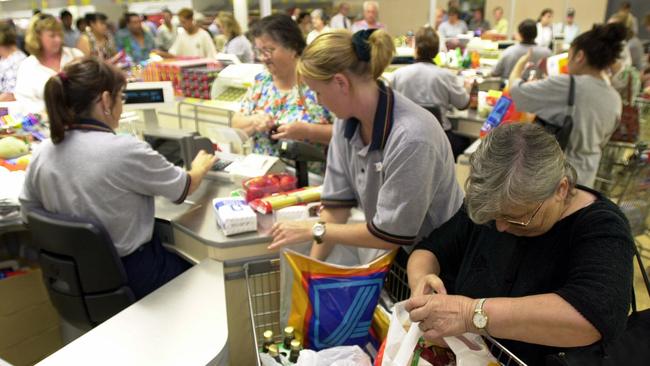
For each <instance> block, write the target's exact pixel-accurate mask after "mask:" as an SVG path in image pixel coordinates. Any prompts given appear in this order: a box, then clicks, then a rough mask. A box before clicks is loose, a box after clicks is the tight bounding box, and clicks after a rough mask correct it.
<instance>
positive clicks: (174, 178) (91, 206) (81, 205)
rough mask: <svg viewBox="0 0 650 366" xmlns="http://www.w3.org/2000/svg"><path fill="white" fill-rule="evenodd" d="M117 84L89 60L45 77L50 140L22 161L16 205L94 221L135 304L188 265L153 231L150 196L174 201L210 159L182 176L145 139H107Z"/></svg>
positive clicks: (113, 72) (115, 73)
mask: <svg viewBox="0 0 650 366" xmlns="http://www.w3.org/2000/svg"><path fill="white" fill-rule="evenodd" d="M125 86H126V80H125V79H124V74H123V73H122V72H121V71H120V70H118V69H116V68H114V67H113V66H111V65H109V64H107V63H105V62H102V61H99V60H97V59H95V58H84V59H82V60H79V61H75V62H73V63H71V64H69V65H67V66H66V67H64V68H63V70H62V71H61V72H59V73H58V74H57V75H55V76H53V77H52V78H50V80H49V81H48V82H47V84H46V85H45V103H46V106H47V112H48V116H49V121H50V136H51V139H48V140H45V141H43V143H41V145H40V147H39V152H38V153H37V154H36V155H35V156H34V159H33V160H32V162H31V163H30V164H29V168H28V170H27V175H26V177H25V184H24V186H23V191H22V193H21V195H20V203H21V206H22V211H23V214H24V215H25V216H26V214H27V213H29V211H30V210H34V209H41V210H45V211H48V212H52V213H55V214H58V215H67V216H71V217H75V218H79V219H84V220H91V221H94V222H97V223H99V224H101V225H102V226H103V227H104V229H106V231H107V232H108V234H109V236H110V237H111V239H112V241H113V243H114V244H115V247H116V249H117V254H118V255H119V256H120V257H121V260H122V263H123V264H124V269H125V270H126V275H127V278H128V283H129V287H130V288H131V290H133V292H134V294H135V297H136V299H141V298H143V297H144V296H146V295H147V294H148V293H150V292H152V291H153V290H155V289H156V288H158V287H160V286H162V285H163V284H165V283H166V282H168V281H169V280H171V279H172V278H174V277H176V276H177V275H178V274H180V273H182V272H183V271H185V270H186V269H188V268H189V267H190V266H191V265H190V264H189V263H188V262H186V261H184V260H183V259H181V258H180V257H179V256H177V255H176V254H172V253H170V252H168V251H166V250H165V249H164V248H163V247H162V244H161V242H160V239H159V238H158V237H157V236H156V235H155V234H154V231H153V229H154V197H155V196H163V197H166V198H167V199H169V200H171V201H174V202H175V203H182V202H183V201H184V200H185V197H187V196H188V195H189V194H191V193H192V192H193V191H195V190H196V189H197V188H198V187H199V185H200V184H201V181H202V179H203V177H204V176H205V174H206V173H207V172H208V171H209V170H210V168H211V167H212V165H214V163H215V162H216V157H215V156H213V155H209V154H207V153H205V151H201V152H199V153H198V155H197V156H196V158H195V159H194V161H192V170H190V171H184V170H183V169H182V168H180V167H176V166H174V165H172V164H171V163H169V162H168V161H167V160H166V159H165V158H164V157H163V156H162V155H160V154H159V153H158V152H156V151H154V150H153V149H152V148H151V146H149V144H147V143H146V142H144V141H141V140H139V139H137V138H135V137H133V136H130V135H121V134H119V135H118V134H115V129H116V128H117V127H118V125H119V120H120V115H121V113H122V98H123V95H122V93H123V89H124V87H125ZM107 157H110V159H108V158H107ZM70 177H75V179H70Z"/></svg>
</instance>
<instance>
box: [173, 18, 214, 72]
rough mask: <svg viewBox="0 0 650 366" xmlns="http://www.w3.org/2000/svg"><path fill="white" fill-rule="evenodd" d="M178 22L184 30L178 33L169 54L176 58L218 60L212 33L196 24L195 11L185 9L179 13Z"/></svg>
mask: <svg viewBox="0 0 650 366" xmlns="http://www.w3.org/2000/svg"><path fill="white" fill-rule="evenodd" d="M178 20H179V22H180V23H181V26H182V27H183V30H179V31H178V35H177V36H176V40H175V41H174V44H173V45H172V46H171V48H170V49H169V53H170V54H172V55H174V56H186V57H202V58H212V59H216V58H217V50H216V49H215V47H214V43H213V42H212V37H211V36H210V33H208V31H206V30H205V29H203V28H201V27H199V26H197V25H196V23H195V22H194V11H193V10H192V9H189V8H183V9H181V10H180V11H179V12H178Z"/></svg>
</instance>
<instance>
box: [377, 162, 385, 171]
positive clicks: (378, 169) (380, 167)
mask: <svg viewBox="0 0 650 366" xmlns="http://www.w3.org/2000/svg"><path fill="white" fill-rule="evenodd" d="M382 170H384V164H383V163H382V162H381V161H380V162H379V163H375V171H376V172H377V173H379V172H381V171H382Z"/></svg>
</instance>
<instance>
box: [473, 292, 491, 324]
mask: <svg viewBox="0 0 650 366" xmlns="http://www.w3.org/2000/svg"><path fill="white" fill-rule="evenodd" d="M485 300H487V299H480V300H479V301H478V302H477V303H476V307H475V308H474V315H473V316H472V323H474V326H475V327H476V329H478V330H479V331H486V332H487V325H488V316H487V314H486V313H485V311H483V305H484V304H485Z"/></svg>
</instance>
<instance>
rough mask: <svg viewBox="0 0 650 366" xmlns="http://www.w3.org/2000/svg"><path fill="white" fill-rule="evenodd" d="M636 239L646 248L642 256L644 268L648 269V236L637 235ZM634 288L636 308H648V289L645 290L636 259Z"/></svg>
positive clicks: (649, 244)
mask: <svg viewBox="0 0 650 366" xmlns="http://www.w3.org/2000/svg"><path fill="white" fill-rule="evenodd" d="M636 239H637V240H638V241H639V242H641V246H642V247H643V248H646V249H647V250H646V251H645V253H646V258H643V264H644V265H645V269H646V270H648V269H650V259H648V258H647V257H648V254H650V236H649V235H642V236H637V238H636ZM642 253H643V252H642ZM634 289H635V290H636V296H637V304H638V309H639V310H642V309H648V308H650V297H648V291H646V288H645V284H644V283H643V277H641V273H640V272H639V266H638V265H637V263H636V260H635V261H634Z"/></svg>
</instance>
